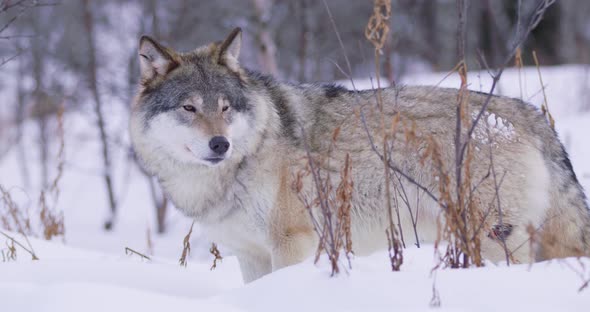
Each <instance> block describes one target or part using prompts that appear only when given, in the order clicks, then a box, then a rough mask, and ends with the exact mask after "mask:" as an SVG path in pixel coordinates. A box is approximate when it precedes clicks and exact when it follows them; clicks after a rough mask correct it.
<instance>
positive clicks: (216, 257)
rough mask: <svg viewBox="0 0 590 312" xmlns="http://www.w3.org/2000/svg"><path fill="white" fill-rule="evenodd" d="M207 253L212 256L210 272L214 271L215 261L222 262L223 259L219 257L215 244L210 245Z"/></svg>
mask: <svg viewBox="0 0 590 312" xmlns="http://www.w3.org/2000/svg"><path fill="white" fill-rule="evenodd" d="M209 252H210V253H211V254H212V255H213V257H214V258H213V264H212V265H211V269H210V270H211V271H213V270H215V268H217V261H219V262H221V261H222V260H223V257H222V256H221V253H220V252H219V249H217V244H215V243H211V248H209Z"/></svg>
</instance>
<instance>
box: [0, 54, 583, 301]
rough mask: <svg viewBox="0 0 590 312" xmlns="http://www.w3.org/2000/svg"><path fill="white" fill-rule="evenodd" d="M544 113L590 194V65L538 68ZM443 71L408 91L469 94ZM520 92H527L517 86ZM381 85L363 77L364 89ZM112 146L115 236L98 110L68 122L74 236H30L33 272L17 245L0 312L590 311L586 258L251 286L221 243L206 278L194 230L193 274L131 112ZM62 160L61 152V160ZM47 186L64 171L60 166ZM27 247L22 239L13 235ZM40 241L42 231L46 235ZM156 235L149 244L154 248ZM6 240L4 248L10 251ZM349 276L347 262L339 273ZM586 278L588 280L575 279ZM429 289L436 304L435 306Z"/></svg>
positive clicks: (300, 275) (383, 256)
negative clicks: (161, 206) (135, 160)
mask: <svg viewBox="0 0 590 312" xmlns="http://www.w3.org/2000/svg"><path fill="white" fill-rule="evenodd" d="M541 73H542V75H543V81H544V82H545V86H546V94H547V102H548V104H549V108H550V110H551V113H552V114H553V116H554V118H555V120H556V127H557V130H558V133H559V135H560V137H561V139H562V141H563V142H564V144H565V146H566V149H567V150H568V152H569V153H570V155H571V160H572V163H573V166H574V168H575V171H576V173H577V175H578V177H579V179H580V182H581V183H582V184H583V185H584V187H585V188H586V189H587V190H588V189H590V161H589V160H590V144H588V143H587V142H588V139H587V134H588V133H590V112H588V111H583V107H588V106H589V105H588V101H590V92H588V90H590V79H588V67H587V66H576V65H567V66H559V67H542V68H541ZM445 76H446V73H431V74H423V73H420V74H416V75H410V76H407V77H405V78H404V79H403V80H402V82H401V83H405V84H428V85H436V84H439V85H441V86H447V87H457V86H459V80H458V77H456V76H455V75H451V76H449V77H448V78H446V79H443V77H445ZM520 77H521V80H520V81H519V71H518V70H515V69H509V70H507V71H506V72H505V73H504V77H503V78H502V80H501V83H500V85H499V88H498V92H499V93H500V94H504V95H508V96H513V97H518V98H520V97H521V91H520V90H521V88H520V85H522V86H523V88H522V90H523V92H522V98H523V99H525V100H527V101H531V102H533V103H535V104H536V105H540V104H541V103H542V102H543V100H544V99H543V92H542V91H541V88H540V84H539V79H538V75H537V69H536V68H525V69H524V70H523V71H522V72H520ZM441 81H442V82H441ZM469 81H470V82H471V84H470V88H471V89H473V90H477V91H479V90H482V91H485V90H487V89H489V86H490V79H489V77H488V75H487V73H485V72H471V73H470V74H469ZM521 81H522V83H521ZM370 86H371V81H369V80H358V81H357V83H356V87H357V88H367V87H370ZM108 115H109V131H110V133H112V134H116V136H117V137H116V139H117V142H119V143H117V144H113V153H114V154H113V164H114V172H115V190H116V195H117V200H118V202H119V203H120V211H119V214H118V218H117V222H116V224H115V228H114V230H113V231H112V232H105V231H104V230H103V223H104V221H105V219H106V217H107V215H108V211H107V209H106V207H107V205H106V199H105V198H106V196H105V194H104V188H103V185H102V178H101V176H100V174H101V172H100V161H99V160H100V145H99V143H98V140H97V134H96V132H95V130H94V129H93V127H89V126H88V125H89V124H90V123H92V122H93V119H92V117H91V116H92V115H91V113H90V112H83V111H81V112H75V113H70V114H68V115H67V116H66V117H65V133H66V155H65V156H66V157H65V159H66V164H65V171H64V176H63V178H62V180H61V182H60V190H61V195H60V198H59V200H58V205H57V206H58V207H59V208H60V209H62V210H63V212H64V215H65V231H66V233H65V236H64V237H63V238H56V239H54V240H52V241H44V240H41V239H35V238H33V237H30V241H31V245H32V246H33V248H34V249H35V252H36V254H37V255H38V257H39V258H40V260H37V261H32V260H30V257H29V256H28V255H27V253H26V252H25V251H24V250H22V249H20V248H18V247H17V259H16V261H7V262H0V310H1V311H168V310H178V311H203V310H205V311H278V310H280V311H331V310H340V311H385V310H401V311H429V310H433V309H434V310H436V311H499V310H508V311H515V310H524V311H588V307H590V288H588V289H585V290H582V291H578V289H579V288H580V286H581V285H582V284H583V282H584V280H583V278H585V279H586V280H587V279H590V259H582V260H581V261H578V260H577V259H567V260H559V261H558V260H554V261H549V262H543V263H536V264H533V265H532V266H529V265H528V264H521V265H512V266H510V267H505V266H504V265H494V264H491V263H488V264H487V265H486V267H484V268H479V269H468V270H450V269H439V270H436V271H435V273H433V271H432V269H433V267H434V266H435V265H436V261H435V257H434V247H433V246H431V245H425V246H422V248H419V249H418V248H415V247H410V248H408V249H406V250H404V264H403V266H402V268H401V269H402V271H401V272H391V271H390V265H389V259H388V256H387V252H386V251H379V252H377V253H375V254H373V255H371V256H368V257H356V258H355V259H353V261H352V269H350V270H346V271H347V272H345V273H341V274H340V275H338V276H336V277H330V269H329V266H328V264H327V263H326V261H325V259H323V260H321V261H320V263H319V264H317V265H314V264H313V263H312V261H311V259H310V260H307V261H305V262H303V263H301V264H298V265H295V266H292V267H288V268H285V269H283V270H280V271H278V272H275V273H272V274H270V275H267V276H265V277H263V278H262V279H260V280H257V281H255V282H253V283H250V284H248V285H244V284H243V283H242V280H241V276H240V269H239V265H238V263H237V260H236V258H235V257H233V256H232V255H231V253H230V252H229V251H228V250H225V249H224V248H223V246H220V251H221V254H222V256H223V257H224V258H223V260H222V262H221V263H218V265H217V268H216V269H215V270H213V271H212V270H210V267H211V264H212V259H213V256H211V255H210V254H209V253H208V248H209V246H210V242H209V241H208V240H207V238H206V236H205V235H206V233H202V232H201V231H200V229H199V228H198V226H195V231H194V233H193V236H192V240H191V244H192V254H191V256H190V257H189V261H188V266H187V267H186V268H185V267H182V266H180V265H179V264H178V258H179V257H180V254H181V251H182V240H183V237H184V235H185V234H186V233H187V231H188V229H189V227H190V225H191V220H189V219H187V218H185V217H184V216H182V215H180V214H179V213H178V212H176V211H175V210H174V209H171V211H170V214H169V216H168V219H167V223H168V226H169V231H168V232H167V233H166V234H156V233H155V231H154V224H155V223H154V220H155V211H153V208H151V207H152V205H151V198H150V196H151V195H150V193H149V188H148V184H147V180H146V178H145V177H144V176H143V175H142V173H141V172H140V171H139V169H138V168H137V167H136V166H135V165H133V164H132V163H131V162H129V161H128V154H127V150H126V149H125V148H124V146H125V144H126V143H127V142H128V138H127V135H126V131H127V128H126V127H127V126H126V122H127V112H126V110H125V109H124V107H123V106H116V105H113V106H112V107H110V108H109V111H108ZM483 120H484V121H485V124H487V126H488V128H489V129H492V131H495V133H496V134H497V135H498V136H501V137H504V138H505V139H510V138H511V137H512V135H513V132H512V131H513V130H514V127H513V126H512V124H511V123H510V122H509V121H508V120H502V119H499V118H498V117H497V116H495V115H493V114H488V115H486V116H484V119H483ZM25 128H26V129H27V130H26V131H27V132H26V142H25V146H26V147H28V148H27V159H26V161H27V163H28V164H29V166H30V168H29V169H30V171H31V172H32V173H35V172H39V168H38V161H37V159H38V154H37V148H36V142H35V125H34V124H28V125H26V127H25ZM56 152H57V149H56V147H52V151H51V155H55V154H56ZM18 157H19V155H18V153H17V152H16V150H15V149H14V148H13V149H11V150H10V151H9V153H8V154H7V155H5V156H4V157H3V158H0V172H1V174H0V183H1V184H2V185H4V186H6V187H7V188H9V190H10V191H11V194H12V195H13V197H14V199H15V201H16V202H17V203H18V204H19V206H20V207H23V209H27V210H28V214H29V215H32V216H34V215H35V214H36V213H37V202H38V189H39V187H38V181H36V180H35V179H33V180H32V181H31V185H29V186H25V184H24V181H23V179H22V175H21V173H20V170H19V162H18ZM50 167H52V168H51V171H50V176H51V177H53V175H54V174H55V169H54V168H53V167H54V166H50ZM8 234H9V235H11V236H14V237H15V238H16V239H17V240H19V241H22V240H23V238H22V236H20V235H19V234H16V233H8ZM36 234H38V233H36ZM148 236H149V241H150V243H148ZM4 242H5V240H4V239H0V249H1V250H6V248H5V244H4ZM125 247H129V248H133V249H134V250H137V251H138V252H141V253H145V254H147V255H149V256H150V257H151V260H150V261H148V260H142V259H141V258H140V257H139V256H137V255H126V254H125ZM342 266H343V267H345V266H346V264H344V263H343V264H342ZM578 271H579V272H582V274H583V275H584V276H583V277H582V276H579V274H578V273H577V272H578ZM433 284H434V285H435V288H436V290H437V291H438V293H439V296H440V302H441V304H440V307H438V308H435V307H431V305H430V302H431V298H432V295H433Z"/></svg>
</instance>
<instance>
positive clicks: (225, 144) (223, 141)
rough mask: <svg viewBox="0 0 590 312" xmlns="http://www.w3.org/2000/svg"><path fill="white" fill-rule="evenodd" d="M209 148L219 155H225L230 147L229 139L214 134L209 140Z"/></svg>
mask: <svg viewBox="0 0 590 312" xmlns="http://www.w3.org/2000/svg"><path fill="white" fill-rule="evenodd" d="M209 148H210V149H211V150H212V151H213V152H215V154H217V155H223V154H225V152H227V150H228V149H229V141H228V140H227V138H226V137H224V136H214V137H213V138H212V139H211V141H209Z"/></svg>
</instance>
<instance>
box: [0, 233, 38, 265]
mask: <svg viewBox="0 0 590 312" xmlns="http://www.w3.org/2000/svg"><path fill="white" fill-rule="evenodd" d="M0 234H2V235H3V236H4V237H6V238H8V239H9V240H11V241H12V242H13V243H15V244H17V245H18V246H19V247H20V248H22V249H24V250H25V251H26V252H28V253H29V254H30V255H31V257H32V258H33V260H39V257H37V255H36V254H35V251H34V250H33V247H32V246H31V243H30V242H29V241H28V239H27V237H26V235H24V234H23V236H24V237H25V239H26V240H27V243H28V245H29V248H30V249H29V248H27V247H25V246H24V245H23V244H21V243H19V241H17V240H16V239H14V238H13V237H11V236H9V235H8V234H6V233H4V232H3V231H0Z"/></svg>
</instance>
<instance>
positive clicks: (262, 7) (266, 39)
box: [252, 0, 278, 75]
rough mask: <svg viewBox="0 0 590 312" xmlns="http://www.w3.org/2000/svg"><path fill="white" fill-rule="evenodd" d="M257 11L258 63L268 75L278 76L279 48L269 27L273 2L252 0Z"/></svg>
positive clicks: (271, 0) (270, 0) (269, 0)
mask: <svg viewBox="0 0 590 312" xmlns="http://www.w3.org/2000/svg"><path fill="white" fill-rule="evenodd" d="M252 1H253V2H254V9H255V12H256V13H255V21H256V35H255V37H256V43H257V44H258V49H259V53H258V63H259V64H260V68H261V69H262V71H263V72H264V73H266V74H271V75H277V74H278V66H277V59H276V51H277V47H276V45H275V42H274V39H273V37H272V33H271V31H270V27H269V24H268V23H269V21H270V16H271V10H272V7H273V5H274V3H273V0H252Z"/></svg>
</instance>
